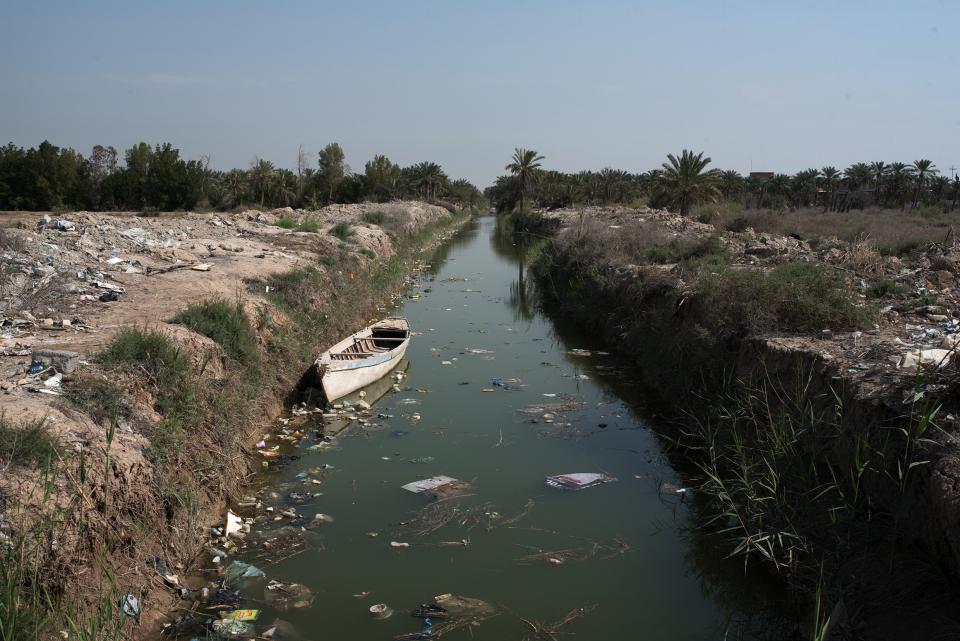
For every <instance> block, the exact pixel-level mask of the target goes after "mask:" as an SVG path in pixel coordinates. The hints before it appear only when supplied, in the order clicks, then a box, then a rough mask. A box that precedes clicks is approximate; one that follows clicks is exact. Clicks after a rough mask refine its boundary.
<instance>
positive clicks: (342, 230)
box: [330, 222, 355, 242]
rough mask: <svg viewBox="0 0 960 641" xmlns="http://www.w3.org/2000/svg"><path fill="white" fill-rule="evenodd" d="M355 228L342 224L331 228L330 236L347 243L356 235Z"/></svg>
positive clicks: (348, 224)
mask: <svg viewBox="0 0 960 641" xmlns="http://www.w3.org/2000/svg"><path fill="white" fill-rule="evenodd" d="M354 233H355V232H354V231H353V227H351V226H350V223H345V222H340V223H337V224H336V225H334V226H333V227H331V228H330V235H331V236H335V237H336V238H339V239H340V240H342V241H344V242H346V241H347V240H348V239H349V238H351V237H352V236H353V235H354Z"/></svg>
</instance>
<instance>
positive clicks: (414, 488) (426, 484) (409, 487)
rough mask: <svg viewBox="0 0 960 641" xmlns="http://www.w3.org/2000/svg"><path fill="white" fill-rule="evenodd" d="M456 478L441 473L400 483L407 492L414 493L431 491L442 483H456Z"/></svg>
mask: <svg viewBox="0 0 960 641" xmlns="http://www.w3.org/2000/svg"><path fill="white" fill-rule="evenodd" d="M456 482H457V479H455V478H453V477H452V476H444V475H442V474H440V475H438V476H433V477H430V478H428V479H423V480H422V481H414V482H412V483H407V484H406V485H402V486H400V487H402V488H403V489H405V490H406V491H407V492H413V493H414V494H422V493H423V492H432V491H434V490H436V489H437V488H439V487H443V486H444V485H449V484H450V483H456Z"/></svg>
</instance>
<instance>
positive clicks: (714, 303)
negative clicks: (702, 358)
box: [695, 263, 872, 337]
mask: <svg viewBox="0 0 960 641" xmlns="http://www.w3.org/2000/svg"><path fill="white" fill-rule="evenodd" d="M695 289H696V291H697V292H698V294H697V297H696V306H697V310H698V312H697V319H698V320H699V321H700V322H701V323H702V324H703V325H704V326H705V327H707V328H709V329H711V331H713V333H714V334H716V335H718V336H728V337H735V336H744V335H746V334H750V333H755V332H760V331H799V332H802V331H810V332H818V331H820V330H823V329H836V330H846V329H854V328H856V327H862V326H866V325H867V324H868V323H869V322H870V321H871V320H872V313H871V310H870V309H867V308H864V307H860V306H858V305H857V304H856V298H855V296H854V294H853V292H852V291H851V289H850V287H849V286H848V285H847V283H846V282H845V281H844V280H843V279H842V278H841V277H840V276H838V275H836V274H834V273H832V272H829V271H827V270H824V269H821V268H819V267H817V266H815V265H812V264H809V263H790V264H787V265H781V266H779V267H776V268H775V269H773V270H772V271H770V272H769V273H764V272H763V271H762V270H759V269H726V270H723V271H721V272H719V273H714V272H711V271H707V270H704V271H701V272H700V273H699V274H698V276H697V277H696V282H695Z"/></svg>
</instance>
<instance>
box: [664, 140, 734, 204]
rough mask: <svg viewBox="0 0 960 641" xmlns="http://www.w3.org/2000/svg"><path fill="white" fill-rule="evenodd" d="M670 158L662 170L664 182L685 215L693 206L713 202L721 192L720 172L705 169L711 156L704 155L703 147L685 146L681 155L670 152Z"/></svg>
mask: <svg viewBox="0 0 960 641" xmlns="http://www.w3.org/2000/svg"><path fill="white" fill-rule="evenodd" d="M667 160H668V161H669V162H665V163H663V173H662V174H660V181H659V182H660V186H661V187H662V188H663V190H664V192H665V193H666V195H667V198H668V199H669V201H670V203H671V204H672V205H673V206H675V207H677V208H678V210H679V212H680V214H681V215H682V216H685V215H686V214H687V213H688V212H689V211H690V208H691V207H692V206H694V205H696V204H698V203H701V202H713V201H714V200H716V199H717V198H718V197H719V196H720V190H719V189H718V188H717V184H718V182H719V175H718V173H717V170H716V169H710V170H707V171H704V169H706V167H707V165H709V164H710V158H709V157H707V158H704V157H703V152H702V151H701V152H700V153H699V154H695V153H693V152H692V151H688V150H686V149H684V150H683V152H682V153H681V154H680V157H679V158H677V157H676V156H674V155H673V154H667Z"/></svg>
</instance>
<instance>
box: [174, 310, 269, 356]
mask: <svg viewBox="0 0 960 641" xmlns="http://www.w3.org/2000/svg"><path fill="white" fill-rule="evenodd" d="M171 322H173V323H179V324H181V325H186V326H187V327H189V328H190V329H192V330H193V331H195V332H197V333H198V334H203V335H204V336H206V337H207V338H210V339H212V340H213V341H214V342H216V343H217V344H218V345H219V346H220V347H222V348H223V351H224V352H226V353H227V355H228V356H230V357H231V358H233V359H234V360H237V361H239V362H240V363H242V364H244V365H252V364H254V363H255V362H257V361H258V360H259V354H258V352H257V344H256V340H255V338H254V336H253V330H252V328H251V326H250V319H249V318H248V317H247V313H246V312H245V311H244V309H243V304H242V303H241V302H240V300H239V299H238V300H237V301H236V302H235V303H233V304H230V303H228V302H226V301H225V300H221V299H214V300H206V301H203V302H201V303H197V304H195V305H190V306H189V307H187V308H186V309H184V310H183V311H181V312H180V313H178V314H177V315H176V316H174V317H173V319H172V321H171Z"/></svg>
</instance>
